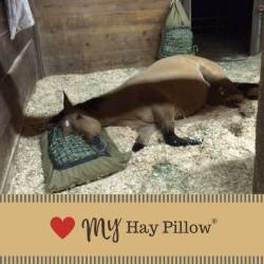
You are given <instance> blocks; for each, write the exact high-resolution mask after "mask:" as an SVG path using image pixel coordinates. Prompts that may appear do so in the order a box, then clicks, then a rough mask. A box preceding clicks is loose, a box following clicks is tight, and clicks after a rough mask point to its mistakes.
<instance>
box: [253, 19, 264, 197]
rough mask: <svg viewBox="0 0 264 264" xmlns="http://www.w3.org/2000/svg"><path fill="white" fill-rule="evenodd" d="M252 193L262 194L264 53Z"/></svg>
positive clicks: (263, 55) (263, 44)
mask: <svg viewBox="0 0 264 264" xmlns="http://www.w3.org/2000/svg"><path fill="white" fill-rule="evenodd" d="M261 48H262V50H264V23H263V20H262V34H261ZM253 193H262V194H263V193H264V52H263V53H262V61H261V76H260V88H259V103H258V114H257V128H256V158H255V172H254V181H253Z"/></svg>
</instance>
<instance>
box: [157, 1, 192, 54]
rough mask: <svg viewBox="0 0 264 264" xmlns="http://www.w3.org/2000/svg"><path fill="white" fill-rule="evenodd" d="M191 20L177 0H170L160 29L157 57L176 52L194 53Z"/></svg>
mask: <svg viewBox="0 0 264 264" xmlns="http://www.w3.org/2000/svg"><path fill="white" fill-rule="evenodd" d="M196 50H197V47H196V46H194V45H193V33H192V29H191V22H190V20H189V18H188V16H187V14H186V12H185V10H184V7H183V6H182V4H181V2H180V1H179V0H172V1H171V6H170V12H169V14H168V17H167V19H166V23H165V28H164V29H163V31H162V37H161V44H160V49H159V58H165V57H169V56H173V55H177V54H193V53H196Z"/></svg>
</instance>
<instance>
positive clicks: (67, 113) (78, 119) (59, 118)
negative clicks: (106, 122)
mask: <svg viewBox="0 0 264 264" xmlns="http://www.w3.org/2000/svg"><path fill="white" fill-rule="evenodd" d="M63 94H64V96H63V110H62V111H61V112H60V113H59V114H57V115H56V116H54V117H53V118H51V119H50V122H49V124H50V126H58V127H60V128H61V129H62V131H63V133H64V135H65V136H66V135H69V134H71V133H77V134H82V135H83V136H84V137H85V138H88V139H91V138H93V137H94V136H97V135H98V134H99V133H100V132H101V130H102V126H101V124H100V122H99V121H98V120H97V119H96V118H94V117H92V116H89V115H88V113H86V112H83V111H81V110H80V109H78V107H76V106H74V105H73V104H72V103H71V101H70V100H69V98H68V96H67V95H66V94H65V93H63Z"/></svg>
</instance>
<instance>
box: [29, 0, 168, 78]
mask: <svg viewBox="0 0 264 264" xmlns="http://www.w3.org/2000/svg"><path fill="white" fill-rule="evenodd" d="M34 2H35V5H36V16H37V18H38V26H39V34H40V43H41V51H42V59H43V64H44V69H45V73H46V74H47V75H50V74H60V73H86V72H91V71H96V70H103V69H110V68H116V67H127V66H141V65H148V64H150V63H152V62H153V61H154V60H155V57H156V55H157V50H158V46H159V39H160V30H161V27H162V25H163V22H164V18H165V14H166V12H167V10H168V6H169V1H164V0H155V1H146V0H133V1H131V0H122V1H120V0H74V1H72V0H45V1H43V0H35V1H34Z"/></svg>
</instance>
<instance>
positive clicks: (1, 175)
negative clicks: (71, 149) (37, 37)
mask: <svg viewBox="0 0 264 264" xmlns="http://www.w3.org/2000/svg"><path fill="white" fill-rule="evenodd" d="M33 35H34V34H33V29H29V30H26V31H23V32H21V33H19V34H18V35H17V37H16V39H15V40H14V41H11V40H10V38H9V31H8V27H7V21H6V16H5V10H4V5H3V1H1V2H0V193H1V192H3V189H4V186H6V175H7V171H8V168H9V165H10V161H11V158H12V154H13V150H14V148H15V142H16V139H17V138H18V135H19V132H20V129H21V124H22V119H23V114H22V111H23V108H24V106H25V103H26V101H27V100H28V98H29V96H30V95H31V93H32V91H33V88H34V86H35V83H36V80H37V79H38V72H39V70H38V62H37V56H36V47H35V41H34V38H33Z"/></svg>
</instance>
